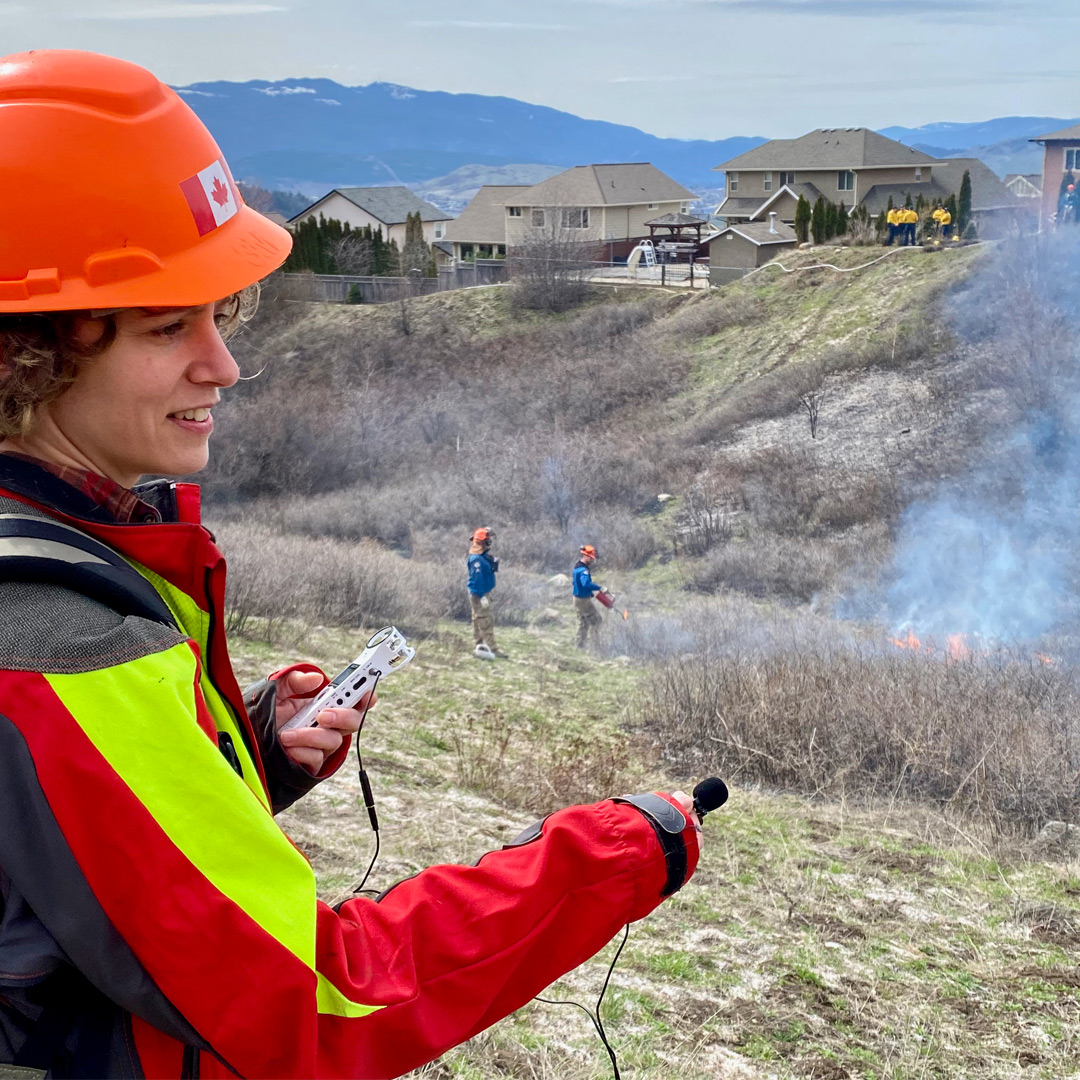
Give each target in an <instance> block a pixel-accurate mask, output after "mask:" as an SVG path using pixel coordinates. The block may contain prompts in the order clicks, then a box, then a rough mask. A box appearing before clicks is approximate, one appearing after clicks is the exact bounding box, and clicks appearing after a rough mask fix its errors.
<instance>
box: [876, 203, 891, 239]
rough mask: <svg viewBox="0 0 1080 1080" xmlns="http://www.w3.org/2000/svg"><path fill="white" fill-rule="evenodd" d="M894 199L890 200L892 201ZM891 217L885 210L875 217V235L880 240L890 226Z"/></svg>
mask: <svg viewBox="0 0 1080 1080" xmlns="http://www.w3.org/2000/svg"><path fill="white" fill-rule="evenodd" d="M891 201H892V200H890V202H891ZM888 225H889V219H888V217H887V215H886V212H885V211H884V210H882V211H881V213H880V214H878V216H877V217H876V218H874V235H875V237H876V238H877V239H878V240H880V239H881V238H882V237H883V236H884V235H885V230H886V229H887V228H888Z"/></svg>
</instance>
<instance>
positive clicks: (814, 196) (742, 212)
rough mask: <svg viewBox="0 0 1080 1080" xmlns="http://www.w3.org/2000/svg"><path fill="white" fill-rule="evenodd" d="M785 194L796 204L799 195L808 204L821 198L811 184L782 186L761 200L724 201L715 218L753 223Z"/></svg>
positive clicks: (757, 198) (758, 197)
mask: <svg viewBox="0 0 1080 1080" xmlns="http://www.w3.org/2000/svg"><path fill="white" fill-rule="evenodd" d="M785 191H786V192H787V193H788V194H789V195H790V196H791V197H792V198H793V199H795V200H796V202H797V201H798V199H799V196H800V195H805V196H806V200H807V202H809V203H811V204H812V203H815V202H817V200H818V199H819V198H820V197H821V192H820V191H819V190H818V189H817V188H816V187H814V185H813V184H783V185H782V186H781V187H780V188H779V189H778V190H777V191H774V192H773V193H772V194H771V195H768V196H766V198H764V199H762V198H761V197H760V196H755V197H754V198H752V199H745V198H744V199H738V198H729V199H725V200H724V201H723V202H722V203H721V204H720V205H719V206H718V207H717V209H716V216H717V217H739V218H746V219H747V220H748V221H753V220H754V218H757V217H762V216H764V215H765V214H766V213H767V212H768V210H769V207H770V206H771V205H772V203H773V202H775V201H776V200H777V199H779V198H780V196H781V195H783V194H784V192H785Z"/></svg>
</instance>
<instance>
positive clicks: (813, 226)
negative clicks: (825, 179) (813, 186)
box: [810, 195, 825, 244]
mask: <svg viewBox="0 0 1080 1080" xmlns="http://www.w3.org/2000/svg"><path fill="white" fill-rule="evenodd" d="M810 235H811V236H812V237H813V238H814V243H815V244H823V243H824V242H825V196H824V195H819V196H818V197H817V202H815V203H814V209H813V212H812V213H811V214H810Z"/></svg>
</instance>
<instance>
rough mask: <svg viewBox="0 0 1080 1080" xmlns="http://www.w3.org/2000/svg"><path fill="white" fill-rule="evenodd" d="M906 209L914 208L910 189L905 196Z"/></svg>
mask: <svg viewBox="0 0 1080 1080" xmlns="http://www.w3.org/2000/svg"><path fill="white" fill-rule="evenodd" d="M904 209H905V210H913V209H914V207H913V206H912V205H911V192H910V191H909V192H908V193H907V194H906V195H905V196H904Z"/></svg>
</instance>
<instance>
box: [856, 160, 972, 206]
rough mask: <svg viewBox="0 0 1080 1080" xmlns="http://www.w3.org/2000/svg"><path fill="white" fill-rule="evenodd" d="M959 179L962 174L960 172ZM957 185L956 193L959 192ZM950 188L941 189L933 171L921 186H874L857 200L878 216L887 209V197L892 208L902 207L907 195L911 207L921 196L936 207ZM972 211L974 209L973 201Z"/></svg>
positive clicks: (950, 190) (949, 191) (946, 196)
mask: <svg viewBox="0 0 1080 1080" xmlns="http://www.w3.org/2000/svg"><path fill="white" fill-rule="evenodd" d="M960 175H961V178H962V177H963V173H962V172H961V174H960ZM959 190H960V186H959V185H957V187H956V191H957V192H959ZM952 191H953V189H952V188H946V187H943V186H942V185H941V184H939V183H938V182H937V170H936V169H935V170H934V179H933V180H931V181H929V182H928V183H922V184H875V185H874V186H873V187H872V188H870V190H869V191H867V193H866V194H865V195H864V196H863V197H862V198H861V199H860V200H859V201H860V202H861V203H862V205H863V206H865V207H866V209H867V210H868V211H869V212H870V213H871V214H880V213H881V211H882V210H887V209H888V208H889V196H890V195H891V196H892V201H893V206H903V205H904V202H905V200H906V199H907V197H908V195H910V196H911V202H912V205H914V203H915V200H916V199H917V198H918V197H919V196H920V195H921V196H922V197H923V198H924V199H925V200H926V201H927V202H929V203H932V204H934V205H937V203H939V202H944V201H945V200H946V199H947V198H948V197H949V195H950V194H951V193H952ZM972 209H973V210H974V209H975V206H974V201H973V203H972Z"/></svg>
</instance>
